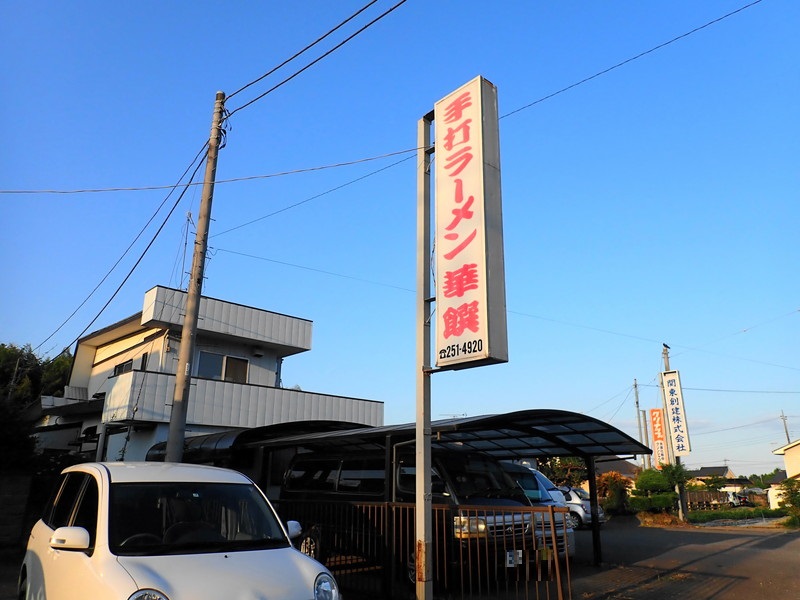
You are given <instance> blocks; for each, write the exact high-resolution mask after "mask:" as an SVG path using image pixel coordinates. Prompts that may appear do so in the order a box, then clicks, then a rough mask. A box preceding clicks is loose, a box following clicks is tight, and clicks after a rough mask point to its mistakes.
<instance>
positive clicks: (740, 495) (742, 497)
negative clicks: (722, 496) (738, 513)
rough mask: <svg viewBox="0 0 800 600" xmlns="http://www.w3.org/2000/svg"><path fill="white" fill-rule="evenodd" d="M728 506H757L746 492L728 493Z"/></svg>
mask: <svg viewBox="0 0 800 600" xmlns="http://www.w3.org/2000/svg"><path fill="white" fill-rule="evenodd" d="M728 504H730V505H731V507H737V506H755V505H754V504H753V503H752V502H751V501H750V498H748V497H747V494H746V493H744V492H728Z"/></svg>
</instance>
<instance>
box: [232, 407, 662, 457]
mask: <svg viewBox="0 0 800 600" xmlns="http://www.w3.org/2000/svg"><path fill="white" fill-rule="evenodd" d="M268 429H269V428H263V433H264V434H266V433H267V430H268ZM415 434H416V425H415V424H414V423H407V424H403V425H385V426H382V427H360V428H356V429H346V430H340V431H324V432H319V431H318V432H315V433H308V434H299V435H289V436H275V437H263V438H262V439H259V440H254V439H252V438H251V439H250V440H248V441H247V442H244V443H243V444H242V445H246V446H261V447H264V448H281V447H289V446H295V447H297V448H306V449H308V450H315V451H326V450H328V451H333V450H336V451H338V452H359V451H363V450H373V449H378V448H385V447H386V445H387V443H390V444H396V443H398V442H403V441H406V440H412V439H414V437H415ZM431 445H432V446H445V445H447V446H452V445H456V446H460V447H462V448H464V449H468V450H474V451H476V452H483V453H485V454H489V455H491V456H493V457H495V458H497V459H498V460H518V459H534V458H547V457H552V456H578V457H582V458H590V457H591V458H594V457H598V456H609V455H611V456H635V455H639V454H651V453H652V451H651V450H650V448H648V447H647V446H645V445H643V444H642V443H640V442H639V441H637V440H635V439H634V438H632V437H631V436H629V435H628V434H626V433H624V432H623V431H620V430H619V429H617V428H616V427H614V426H612V425H610V424H609V423H605V422H604V421H601V420H599V419H595V418H594V417H590V416H588V415H584V414H579V413H574V412H569V411H564V410H555V409H531V410H522V411H517V412H512V413H505V414H498V415H484V416H476V417H462V418H455V419H445V420H440V421H434V422H432V423H431Z"/></svg>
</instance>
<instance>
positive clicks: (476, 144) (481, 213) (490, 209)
mask: <svg viewBox="0 0 800 600" xmlns="http://www.w3.org/2000/svg"><path fill="white" fill-rule="evenodd" d="M434 120H435V132H436V133H435V144H436V146H435V148H436V160H435V163H434V164H435V172H434V173H435V182H436V184H435V213H436V226H435V234H434V241H435V251H436V313H435V318H436V328H435V330H436V349H435V352H436V354H435V357H436V366H437V367H438V368H466V367H471V366H478V365H482V364H489V363H496V362H506V361H508V335H507V331H506V293H505V274H504V263H503V223H502V209H501V195H500V144H499V126H498V116H497V89H496V88H495V87H494V85H492V84H491V83H490V82H488V81H486V80H485V79H483V78H482V77H476V78H475V79H473V80H472V81H470V82H469V83H467V84H465V85H464V86H462V87H460V88H459V89H457V90H456V91H455V92H453V93H451V94H449V95H448V96H446V97H445V98H443V99H442V100H440V101H439V102H437V103H436V104H435V105H434Z"/></svg>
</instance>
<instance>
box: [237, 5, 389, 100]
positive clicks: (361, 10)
mask: <svg viewBox="0 0 800 600" xmlns="http://www.w3.org/2000/svg"><path fill="white" fill-rule="evenodd" d="M377 1H378V0H372V2H368V3H367V4H365V5H364V6H362V7H361V8H360V9H358V10H357V11H356V12H354V13H353V14H352V15H350V16H349V17H347V18H346V19H345V20H344V21H342V22H341V23H339V24H338V25H337V26H336V27H334V28H333V29H329V30H328V32H327V33H325V35H323V36H322V37H319V38H317V39H316V40H314V41H313V42H311V43H310V44H308V45H307V46H306V47H305V48H303V49H302V50H300V51H299V52H296V53H295V54H294V55H292V56H291V57H289V58H287V59H286V60H285V61H283V62H282V63H281V64H279V65H278V66H277V67H273V68H272V69H270V70H269V71H267V72H266V73H264V74H263V75H262V76H261V77H259V78H257V79H254V80H253V81H251V82H250V83H248V84H246V85H243V86H242V87H240V88H239V89H238V90H236V91H235V92H233V93H232V94H228V97H227V99H228V100H230V99H231V98H233V97H234V96H235V95H237V94H239V93H241V92H243V91H245V90H246V89H247V88H249V87H250V86H252V85H255V84H256V83H258V82H259V81H262V80H263V79H266V78H267V77H269V76H270V75H272V74H273V73H274V72H275V71H277V70H278V69H280V68H281V67H285V66H286V65H287V64H289V63H290V62H292V61H293V60H294V59H295V58H298V57H299V56H300V55H302V54H304V53H305V52H306V51H308V50H310V49H311V48H313V47H314V46H316V45H317V44H319V43H320V42H321V41H322V40H324V39H325V38H327V37H328V36H329V35H331V34H333V33H335V32H336V31H337V30H339V29H341V28H342V27H343V26H344V25H346V24H347V23H349V22H350V21H352V20H353V19H355V18H356V17H357V16H358V15H360V14H361V13H362V12H364V11H365V10H367V9H368V8H369V7H370V6H372V5H373V4H375V3H376V2H377Z"/></svg>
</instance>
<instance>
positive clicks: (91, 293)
mask: <svg viewBox="0 0 800 600" xmlns="http://www.w3.org/2000/svg"><path fill="white" fill-rule="evenodd" d="M207 147H208V142H206V143H205V144H203V147H202V148H200V151H199V152H198V153H197V154H196V155H195V157H194V158H193V159H192V162H191V163H189V166H188V167H186V170H185V171H184V172H183V173H182V174H181V176H180V177H179V178H178V182H177V183H176V184H175V185H174V186H172V189H171V190H170V192H169V194H167V195H166V196H165V197H164V199H163V200H162V201H161V204H159V205H158V208H156V210H155V212H154V213H153V215H152V216H151V217H150V218H149V219H148V220H147V223H145V224H144V227H142V229H141V230H140V231H139V233H138V234H136V237H134V238H133V241H132V242H131V243H130V244H129V245H128V247H127V248H126V249H125V251H124V252H123V253H122V255H121V256H120V257H119V258H118V259H117V262H115V263H114V264H113V265H112V267H111V268H110V269H109V270H108V272H107V273H106V274H105V275H104V276H103V278H102V279H101V280H100V282H99V283H98V284H97V285H96V286H95V287H94V289H93V290H92V291H91V292H89V295H88V296H86V298H84V300H83V302H81V303H80V304H79V305H78V307H77V308H76V309H75V310H73V311H72V313H71V314H70V315H69V316H68V317H67V318H66V319H64V321H63V322H62V323H61V325H59V326H58V327H57V328H56V330H55V331H54V332H53V333H51V334H50V335H48V336H47V337H46V338H45V339H44V340H42V342H41V343H40V344H39V345H38V346H36V347H35V348H34V349H33V350H34V351H36V350H38V349H39V348H41V347H42V346H43V345H44V344H45V343H46V342H47V341H48V340H49V339H50V338H52V337H53V336H54V335H55V334H57V333H58V332H59V331H61V329H62V327H64V325H66V324H67V323H69V321H70V320H71V319H72V317H74V316H75V314H76V313H77V312H78V311H79V310H80V309H81V308H83V306H84V305H85V304H86V303H87V302H88V301H89V300H90V299H91V297H92V296H94V293H95V292H96V291H97V290H98V289H99V288H100V286H101V285H103V283H105V281H106V279H108V278H109V277H110V276H111V273H113V272H114V270H115V269H116V268H117V266H119V263H120V262H122V259H123V258H125V256H127V254H128V252H130V250H131V248H133V245H134V244H135V243H136V242H137V241H138V240H139V238H140V237H142V235H143V234H144V232H145V231H146V230H147V228H148V227H149V226H150V223H152V222H153V219H155V218H156V215H157V214H158V213H159V212H161V209H162V208H163V207H164V204H166V202H167V200H169V197H170V196H171V195H172V194H173V192H174V191H175V190H176V189H177V188H178V186H179V185H180V182H181V180H183V178H184V177H186V174H187V173H188V172H189V169H191V168H192V165H194V163H195V162H197V159H198V158H200V156H201V155H202V154H203V152H205V151H206V148H207ZM200 164H202V162H201V163H200ZM195 173H197V169H195ZM192 178H194V173H193V174H192ZM190 183H191V181H190ZM187 187H188V184H187ZM181 197H183V194H181ZM179 201H180V198H179ZM173 210H174V209H173ZM170 212H171V211H170ZM162 227H163V225H162ZM151 243H152V242H151ZM148 247H149V246H148ZM104 308H105V307H104ZM101 312H102V311H101ZM97 316H98V317H99V316H100V315H97ZM95 320H97V317H95ZM92 322H94V321H92ZM84 331H85V330H84ZM81 335H83V334H81ZM78 337H80V336H78ZM71 345H72V343H70V344H69V346H71Z"/></svg>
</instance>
